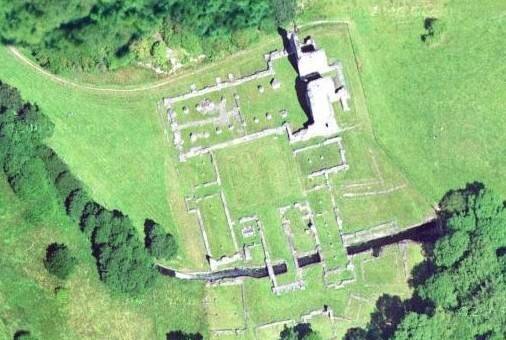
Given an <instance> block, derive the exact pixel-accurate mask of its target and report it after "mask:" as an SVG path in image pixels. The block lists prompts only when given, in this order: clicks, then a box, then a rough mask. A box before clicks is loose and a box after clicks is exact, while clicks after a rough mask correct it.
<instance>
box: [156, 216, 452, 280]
mask: <svg viewBox="0 0 506 340" xmlns="http://www.w3.org/2000/svg"><path fill="white" fill-rule="evenodd" d="M441 234H442V228H441V223H440V221H439V220H438V219H433V220H430V221H428V222H426V223H424V224H421V225H419V226H416V227H413V228H410V229H408V230H404V231H401V232H399V233H397V234H394V235H390V236H385V237H381V238H377V239H374V240H371V241H367V242H364V243H361V244H357V245H352V246H348V247H347V248H346V252H347V253H348V255H356V254H359V253H363V252H366V251H369V250H371V249H377V248H381V247H384V246H387V245H390V244H394V243H398V242H400V241H404V240H411V241H415V242H431V241H435V240H436V239H437V238H439V237H440V236H441ZM320 262H321V256H320V253H319V252H315V253H311V254H308V255H305V256H301V257H298V258H297V264H298V266H299V267H300V268H301V267H305V266H309V265H312V264H315V263H320ZM157 269H158V271H159V272H160V273H161V274H162V275H165V276H169V277H175V278H178V279H182V280H202V281H209V282H214V281H219V280H223V279H234V278H241V277H252V278H255V279H261V278H264V277H268V276H269V272H268V270H267V267H266V266H264V267H252V268H231V269H224V270H220V271H213V272H194V273H182V272H178V271H176V270H174V269H170V268H167V267H164V266H162V265H159V264H158V265H157ZM272 269H273V271H274V274H275V275H280V274H284V273H286V272H287V270H288V268H287V265H286V263H278V264H275V265H273V266H272Z"/></svg>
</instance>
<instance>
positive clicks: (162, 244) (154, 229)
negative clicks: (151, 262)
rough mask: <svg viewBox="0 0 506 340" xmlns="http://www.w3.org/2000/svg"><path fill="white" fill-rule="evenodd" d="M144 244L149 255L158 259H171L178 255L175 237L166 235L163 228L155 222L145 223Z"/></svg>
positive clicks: (147, 221) (148, 221)
mask: <svg viewBox="0 0 506 340" xmlns="http://www.w3.org/2000/svg"><path fill="white" fill-rule="evenodd" d="M144 232H145V235H146V236H145V239H144V243H145V245H146V248H147V249H148V251H149V253H150V254H151V255H152V256H154V257H156V258H157V259H170V258H172V257H173V256H174V255H176V253H177V244H176V240H175V239H174V237H173V236H172V235H171V234H169V233H165V232H164V230H163V228H162V226H160V225H159V224H158V223H156V222H155V221H153V220H149V219H148V220H146V221H145V222H144Z"/></svg>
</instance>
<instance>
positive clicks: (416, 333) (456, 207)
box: [348, 182, 506, 340]
mask: <svg viewBox="0 0 506 340" xmlns="http://www.w3.org/2000/svg"><path fill="white" fill-rule="evenodd" d="M440 208H441V211H440V216H441V223H442V225H443V230H444V233H445V234H444V236H442V237H441V238H440V239H439V240H437V241H436V242H435V244H434V245H433V246H427V247H425V248H426V249H427V259H426V260H425V261H424V263H423V264H422V265H420V266H417V267H416V268H418V269H417V270H416V272H414V274H413V276H414V277H415V278H416V279H415V280H413V281H412V282H413V283H414V285H415V286H414V288H415V289H414V293H413V297H412V298H411V299H409V300H406V301H402V302H400V299H399V300H397V301H396V302H395V303H394V304H391V303H389V304H387V306H390V307H392V306H393V307H394V308H393V310H394V311H395V310H397V311H398V312H401V311H405V312H407V314H406V315H404V313H397V312H394V313H393V315H394V316H395V317H391V316H389V317H386V318H385V317H379V318H378V316H377V313H380V314H382V313H381V311H382V308H377V311H375V312H374V313H373V315H372V319H371V322H370V323H369V325H368V327H367V330H364V331H366V334H367V336H366V339H390V338H395V339H402V340H404V339H458V338H466V339H476V338H478V339H484V338H487V339H502V338H504V336H505V334H506V313H501V312H500V311H501V310H502V308H503V306H504V305H506V275H505V274H506V256H505V255H506V208H505V203H504V201H503V200H502V199H501V198H500V197H499V196H497V195H496V194H494V193H493V192H492V191H491V190H489V189H487V188H485V186H484V185H483V184H481V183H476V182H475V183H471V184H468V185H466V187H464V188H462V189H459V190H451V191H449V192H448V193H447V194H446V195H445V196H444V197H443V199H442V200H441V202H440ZM419 271H422V272H423V273H422V274H420V273H419ZM422 277H423V278H422ZM399 303H400V304H399ZM390 307H389V308H388V309H390V310H392V308H390ZM399 316H400V317H399ZM378 321H379V323H378ZM384 321H387V325H388V324H389V325H390V326H389V329H388V332H385V329H384V328H383V327H382V326H381V325H382V324H384ZM378 325H380V327H378ZM378 329H379V330H380V332H377V331H376V332H375V330H378ZM348 333H349V334H350V333H352V331H349V332H348ZM359 333H360V334H361V335H363V334H364V333H363V332H362V331H360V332H359ZM350 339H353V338H351V337H350ZM358 339H360V337H358Z"/></svg>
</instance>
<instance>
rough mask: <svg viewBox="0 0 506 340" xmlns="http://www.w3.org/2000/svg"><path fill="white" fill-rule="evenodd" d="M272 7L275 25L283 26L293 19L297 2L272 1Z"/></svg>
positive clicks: (285, 0) (295, 0) (288, 0)
mask: <svg viewBox="0 0 506 340" xmlns="http://www.w3.org/2000/svg"><path fill="white" fill-rule="evenodd" d="M272 7H273V8H274V18H275V20H276V23H277V25H278V26H283V25H286V24H288V23H290V22H292V21H293V20H294V19H295V11H296V9H297V0H272Z"/></svg>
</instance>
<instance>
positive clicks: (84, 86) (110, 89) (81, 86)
mask: <svg viewBox="0 0 506 340" xmlns="http://www.w3.org/2000/svg"><path fill="white" fill-rule="evenodd" d="M325 24H348V23H347V22H346V21H342V20H320V21H313V22H309V23H306V24H303V25H300V26H299V28H306V27H312V26H318V25H325ZM277 38H278V37H276V39H277ZM273 40H274V38H271V39H269V40H268V41H269V42H271V41H273ZM8 50H9V52H10V53H11V54H12V55H14V57H16V59H18V60H19V61H20V62H22V63H24V64H26V65H28V66H30V67H31V68H32V69H34V70H35V71H37V72H39V73H41V74H43V75H44V76H46V77H47V78H49V79H51V80H52V81H54V82H57V83H60V84H63V85H66V86H70V87H75V88H79V89H84V90H91V91H98V92H111V93H129V92H130V93H131V92H142V91H149V90H153V89H157V88H160V87H163V86H166V85H168V84H170V83H173V82H175V81H177V80H179V79H181V78H185V77H188V76H191V75H194V74H197V73H200V72H203V71H205V70H208V69H210V68H212V67H215V66H216V65H221V64H227V63H230V62H231V60H233V59H235V58H237V57H240V56H243V55H245V54H247V53H250V50H242V51H240V52H237V53H235V54H232V55H230V56H228V57H227V58H225V59H223V60H221V61H219V62H216V63H212V64H208V65H205V66H203V67H201V68H198V69H196V70H193V71H191V72H187V73H182V74H180V75H178V76H175V77H171V78H169V79H164V80H162V81H160V82H156V83H151V84H147V85H142V86H137V87H132V88H113V87H100V86H94V85H88V84H80V83H76V82H73V81H71V80H68V79H64V78H62V77H59V76H57V75H55V74H53V73H51V72H49V71H47V70H45V69H44V68H42V67H41V66H39V65H38V64H36V63H34V62H33V61H31V60H30V59H29V58H27V57H26V56H24V55H23V54H22V53H21V52H19V50H18V49H17V48H15V47H14V46H9V47H8Z"/></svg>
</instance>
